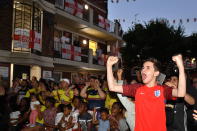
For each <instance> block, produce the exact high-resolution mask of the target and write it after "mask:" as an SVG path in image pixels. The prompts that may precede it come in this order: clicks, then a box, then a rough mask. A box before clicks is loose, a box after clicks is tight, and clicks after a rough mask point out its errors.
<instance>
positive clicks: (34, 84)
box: [25, 81, 40, 98]
mask: <svg viewBox="0 0 197 131" xmlns="http://www.w3.org/2000/svg"><path fill="white" fill-rule="evenodd" d="M31 85H32V89H29V90H28V91H27V92H26V94H25V97H27V98H29V97H30V95H31V94H36V95H38V94H39V93H40V89H39V83H38V81H32V82H31Z"/></svg>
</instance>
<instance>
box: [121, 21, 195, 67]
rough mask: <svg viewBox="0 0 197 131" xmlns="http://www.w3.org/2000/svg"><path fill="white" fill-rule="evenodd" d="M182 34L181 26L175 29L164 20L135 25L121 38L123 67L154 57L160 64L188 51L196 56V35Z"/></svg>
mask: <svg viewBox="0 0 197 131" xmlns="http://www.w3.org/2000/svg"><path fill="white" fill-rule="evenodd" d="M183 34H184V29H183V27H182V26H181V25H179V26H178V27H177V28H175V27H174V26H171V25H169V23H168V22H167V20H165V19H157V20H155V21H151V22H149V23H145V24H144V25H142V24H136V25H135V26H134V27H133V28H130V29H129V30H128V31H127V32H126V33H125V34H124V36H123V39H124V41H125V42H126V47H123V48H122V49H121V53H122V56H123V61H124V66H125V67H127V68H128V67H129V68H130V67H132V66H135V64H139V62H140V61H141V60H142V59H145V58H147V57H155V58H157V59H159V60H160V61H161V62H166V61H168V60H169V59H171V56H172V55H174V54H177V53H182V54H185V53H186V52H187V51H188V50H190V51H191V52H192V53H193V54H192V55H193V56H194V55H195V54H197V53H195V51H196V50H197V34H193V35H191V36H190V37H185V36H184V35H183ZM137 56H138V57H137ZM139 56H140V58H139Z"/></svg>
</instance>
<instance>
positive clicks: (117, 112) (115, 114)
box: [109, 102, 129, 131]
mask: <svg viewBox="0 0 197 131" xmlns="http://www.w3.org/2000/svg"><path fill="white" fill-rule="evenodd" d="M122 111H123V106H122V104H121V103H120V102H115V103H114V104H113V105H112V109H111V116H110V118H109V120H110V127H111V130H115V131H128V130H129V128H128V125H127V122H126V120H125V119H124V117H123V112H122Z"/></svg>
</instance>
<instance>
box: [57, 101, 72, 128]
mask: <svg viewBox="0 0 197 131" xmlns="http://www.w3.org/2000/svg"><path fill="white" fill-rule="evenodd" d="M71 111H72V106H71V105H70V104H68V105H65V106H64V115H63V117H62V119H61V121H60V123H59V124H58V125H59V129H60V131H72V128H73V126H74V123H73V117H72V115H71Z"/></svg>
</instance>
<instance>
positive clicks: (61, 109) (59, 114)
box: [55, 104, 65, 126]
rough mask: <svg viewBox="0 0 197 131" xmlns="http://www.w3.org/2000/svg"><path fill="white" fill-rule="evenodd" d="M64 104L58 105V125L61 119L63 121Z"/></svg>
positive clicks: (56, 118)
mask: <svg viewBox="0 0 197 131" xmlns="http://www.w3.org/2000/svg"><path fill="white" fill-rule="evenodd" d="M64 106H65V105H64V104H60V105H58V107H57V114H56V117H55V125H56V126H57V125H58V124H59V123H60V121H61V119H62V117H63V115H64V113H63V112H64Z"/></svg>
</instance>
